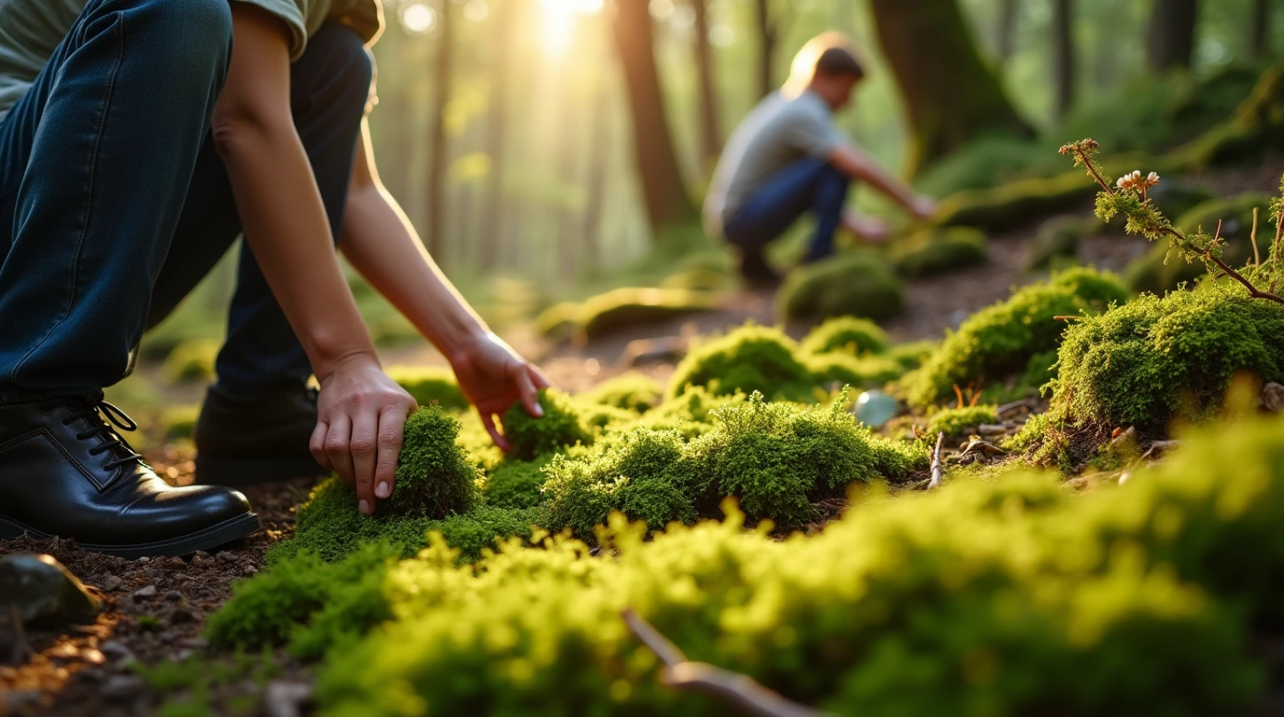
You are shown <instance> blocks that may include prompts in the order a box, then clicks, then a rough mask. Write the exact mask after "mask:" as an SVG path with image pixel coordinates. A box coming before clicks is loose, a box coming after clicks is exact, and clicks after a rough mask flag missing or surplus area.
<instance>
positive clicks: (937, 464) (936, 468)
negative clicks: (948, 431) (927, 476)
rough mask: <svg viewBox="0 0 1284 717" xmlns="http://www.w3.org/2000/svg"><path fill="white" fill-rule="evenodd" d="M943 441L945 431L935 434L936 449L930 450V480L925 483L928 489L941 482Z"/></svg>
mask: <svg viewBox="0 0 1284 717" xmlns="http://www.w3.org/2000/svg"><path fill="white" fill-rule="evenodd" d="M944 443H945V431H940V432H939V433H937V434H936V450H935V451H933V452H932V480H931V482H930V483H928V484H927V488H928V490H931V489H932V488H935V487H936V486H938V485H940V484H941V445H942V444H944Z"/></svg>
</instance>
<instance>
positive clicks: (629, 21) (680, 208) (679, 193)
mask: <svg viewBox="0 0 1284 717" xmlns="http://www.w3.org/2000/svg"><path fill="white" fill-rule="evenodd" d="M615 8H616V13H615V18H614V20H613V22H612V24H611V25H612V33H611V34H612V36H613V37H614V40H615V46H616V51H617V52H618V54H619V57H620V63H621V65H622V67H623V68H624V81H625V85H626V89H627V90H628V96H629V110H630V113H631V114H632V117H633V153H634V158H635V160H636V163H637V170H638V176H639V179H640V180H641V183H642V195H643V198H644V199H645V200H646V209H647V218H648V219H650V222H651V229H652V231H657V230H660V229H663V228H664V227H666V226H672V225H674V224H681V223H683V222H687V221H691V220H694V219H695V217H696V210H695V205H694V204H692V203H691V196H690V195H689V194H688V193H687V189H686V182H684V181H683V179H682V172H681V170H680V169H679V167H678V157H677V153H676V152H675V151H674V149H673V138H672V136H671V135H670V133H669V125H668V122H667V120H666V119H665V113H664V95H663V93H662V92H661V91H660V77H659V73H658V72H657V71H656V67H655V54H654V50H653V46H652V28H651V14H650V12H649V11H648V9H647V1H646V0H617V2H616V3H615Z"/></svg>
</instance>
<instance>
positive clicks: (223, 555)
mask: <svg viewBox="0 0 1284 717" xmlns="http://www.w3.org/2000/svg"><path fill="white" fill-rule="evenodd" d="M218 559H219V560H222V561H223V562H225V563H235V562H236V553H232V552H228V551H226V550H220V551H219V553H218Z"/></svg>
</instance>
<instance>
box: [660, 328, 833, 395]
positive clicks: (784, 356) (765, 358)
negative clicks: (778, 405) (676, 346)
mask: <svg viewBox="0 0 1284 717" xmlns="http://www.w3.org/2000/svg"><path fill="white" fill-rule="evenodd" d="M814 385H815V384H814V382H813V379H812V372H811V370H809V369H808V368H807V366H806V365H804V364H803V363H802V362H801V361H800V360H799V359H798V344H797V343H795V342H794V340H793V339H791V338H789V337H788V336H786V335H785V334H784V332H782V331H780V330H779V329H773V328H767V327H765V326H754V325H752V324H751V325H748V326H743V327H741V328H739V329H736V330H735V331H732V332H731V333H729V334H727V335H726V336H722V337H720V338H716V339H712V340H710V341H707V342H705V343H703V344H700V345H699V346H697V347H695V348H694V349H693V350H692V351H691V353H689V354H687V356H686V358H684V359H682V362H681V363H679V364H678V366H677V368H676V369H675V370H674V372H673V377H672V378H671V379H669V389H668V396H669V397H670V398H673V397H675V396H678V395H679V394H681V393H682V392H683V391H685V390H687V388H688V387H690V386H701V387H704V388H707V389H708V390H709V391H710V392H711V393H712V394H714V395H716V396H724V395H730V394H733V393H736V392H743V393H752V392H754V391H758V392H760V393H762V394H764V395H766V396H771V397H773V398H783V399H787V400H795V401H796V400H806V399H808V398H809V397H810V396H811V393H812V390H811V389H812V387H813V386H814Z"/></svg>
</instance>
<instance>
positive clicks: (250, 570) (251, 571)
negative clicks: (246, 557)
mask: <svg viewBox="0 0 1284 717" xmlns="http://www.w3.org/2000/svg"><path fill="white" fill-rule="evenodd" d="M241 573H242V574H244V575H258V574H259V569H258V568H256V567H254V566H253V565H246V566H245V568H244V569H243V570H241Z"/></svg>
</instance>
